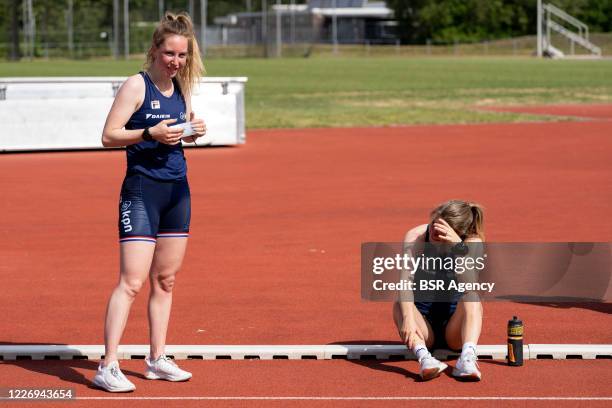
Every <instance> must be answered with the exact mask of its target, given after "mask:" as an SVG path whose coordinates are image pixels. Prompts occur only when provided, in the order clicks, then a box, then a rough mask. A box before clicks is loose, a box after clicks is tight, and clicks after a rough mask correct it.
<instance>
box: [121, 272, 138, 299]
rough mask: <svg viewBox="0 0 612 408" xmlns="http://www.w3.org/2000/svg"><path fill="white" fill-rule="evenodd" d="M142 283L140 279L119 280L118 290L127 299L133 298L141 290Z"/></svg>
mask: <svg viewBox="0 0 612 408" xmlns="http://www.w3.org/2000/svg"><path fill="white" fill-rule="evenodd" d="M143 285H144V281H143V280H142V279H133V278H125V277H124V278H121V281H120V282H119V288H120V289H121V290H122V291H123V292H124V293H126V294H127V295H128V296H129V297H131V298H134V297H136V295H137V294H138V293H139V292H140V290H141V289H142V286H143Z"/></svg>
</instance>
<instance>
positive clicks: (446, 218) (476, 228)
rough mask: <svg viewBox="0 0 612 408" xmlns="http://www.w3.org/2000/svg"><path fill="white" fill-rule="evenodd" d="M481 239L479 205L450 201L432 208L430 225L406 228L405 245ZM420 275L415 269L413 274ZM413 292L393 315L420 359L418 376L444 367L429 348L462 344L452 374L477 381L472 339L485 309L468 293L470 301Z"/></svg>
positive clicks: (451, 243)
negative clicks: (438, 297)
mask: <svg viewBox="0 0 612 408" xmlns="http://www.w3.org/2000/svg"><path fill="white" fill-rule="evenodd" d="M483 240H484V233H483V210H482V207H481V206H480V205H478V204H475V203H469V202H466V201H459V200H451V201H448V202H446V203H443V204H441V205H440V206H438V207H437V208H435V209H434V210H433V211H432V212H431V214H430V223H429V224H423V225H419V226H417V227H415V228H412V229H411V230H410V231H408V232H407V233H406V237H405V239H404V245H405V246H406V247H407V248H410V250H413V251H416V252H418V251H419V250H420V248H421V249H422V248H424V247H426V246H427V247H429V246H430V245H431V246H435V245H439V244H442V245H447V246H451V247H453V248H460V249H462V250H463V249H466V250H467V246H468V245H465V244H464V243H470V242H483ZM427 243H430V244H427ZM415 255H416V254H415ZM418 274H419V272H418V271H417V272H416V275H415V279H416V278H417V275H418ZM459 295H460V294H459ZM412 296H413V295H410V296H409V297H408V298H406V297H402V298H401V299H400V300H398V301H397V302H396V303H394V305H393V319H394V321H395V324H396V326H397V329H398V331H399V335H400V337H401V339H402V341H403V342H404V343H405V344H406V345H407V346H408V348H409V349H411V350H412V351H413V352H414V353H415V355H416V356H417V358H418V360H419V365H420V370H419V373H420V375H421V378H422V379H423V380H430V379H432V378H435V377H437V376H439V375H440V374H441V373H442V372H443V371H444V370H445V369H446V368H447V367H448V366H447V365H446V364H444V363H442V362H440V361H438V360H437V359H436V358H434V357H433V356H432V355H431V353H430V352H429V350H428V349H430V348H450V349H452V350H459V349H461V356H460V357H459V360H458V361H457V364H456V366H455V368H454V369H453V376H455V377H458V378H461V379H465V380H473V381H479V380H480V378H481V373H480V370H479V367H478V364H477V362H476V360H477V358H476V344H477V343H478V338H479V337H480V331H481V328H482V314H483V311H482V303H481V302H480V300H479V299H478V297H477V296H476V297H475V298H473V297H469V300H468V298H467V297H466V296H463V297H462V298H460V299H458V297H457V296H453V297H452V298H448V296H447V298H445V299H444V300H443V301H435V302H434V301H432V300H433V299H431V298H428V299H426V301H419V298H418V296H417V298H414V297H412ZM459 297H460V296H459Z"/></svg>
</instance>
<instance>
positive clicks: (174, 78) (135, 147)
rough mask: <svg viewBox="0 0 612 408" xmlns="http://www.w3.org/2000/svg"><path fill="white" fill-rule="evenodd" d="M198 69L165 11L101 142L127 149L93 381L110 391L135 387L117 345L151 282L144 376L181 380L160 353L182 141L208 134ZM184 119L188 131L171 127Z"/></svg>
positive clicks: (194, 52)
mask: <svg viewBox="0 0 612 408" xmlns="http://www.w3.org/2000/svg"><path fill="white" fill-rule="evenodd" d="M202 72H203V65H202V61H201V58H200V52H199V49H198V44H197V42H196V39H195V34H194V30H193V24H192V22H191V20H190V18H189V16H188V15H186V14H179V15H174V14H171V13H166V15H165V16H164V17H163V19H162V20H161V21H160V23H159V24H158V26H157V28H156V29H155V32H154V34H153V41H152V44H151V48H150V49H149V52H148V54H147V61H146V64H145V70H144V71H142V72H140V73H138V74H136V75H133V76H131V77H129V78H128V79H127V81H125V83H123V85H122V86H121V88H120V89H119V92H118V93H117V96H116V97H115V101H114V103H113V106H112V107H111V110H110V112H109V113H108V117H107V119H106V124H105V125H104V131H103V133H102V144H103V145H104V146H105V147H122V146H126V152H127V172H126V176H125V179H124V181H123V185H122V188H121V197H120V200H119V223H118V226H119V243H120V252H119V256H120V275H119V282H118V284H117V286H116V287H115V289H114V290H113V292H112V294H111V297H110V300H109V302H108V307H107V310H106V321H105V327H104V345H105V348H106V352H105V359H104V361H103V362H102V363H100V366H99V367H98V371H97V373H96V375H95V377H94V379H93V382H94V384H95V385H97V386H98V387H100V388H103V389H105V390H107V391H110V392H125V391H132V390H134V389H135V386H134V384H133V383H132V382H130V381H129V380H128V379H127V378H126V377H125V376H124V375H123V373H122V372H121V370H120V369H119V364H118V362H117V348H118V346H119V341H120V339H121V335H122V334H123V330H124V328H125V325H126V322H127V318H128V314H129V311H130V307H131V305H132V303H133V301H134V298H135V297H136V295H137V294H138V292H139V291H140V289H141V288H142V286H143V284H144V283H145V281H146V280H147V279H149V281H150V284H151V292H150V296H149V305H148V316H149V336H150V343H151V348H150V355H149V356H148V357H147V358H146V359H145V364H146V372H145V377H146V378H148V379H163V380H168V381H186V380H188V379H189V378H191V373H189V372H187V371H185V370H181V369H180V368H179V367H178V366H177V365H176V364H175V363H174V362H173V361H172V360H170V359H169V358H168V357H166V355H165V354H164V349H165V345H166V332H167V329H168V320H169V318H170V309H171V306H172V288H173V286H174V281H175V277H176V274H177V272H178V271H179V269H180V267H181V264H182V262H183V257H184V255H185V249H186V247H187V239H188V237H189V222H190V217H191V198H190V193H189V184H188V183H187V167H186V163H185V156H184V154H183V147H182V145H181V140H183V139H184V140H186V141H188V142H194V141H195V139H196V138H197V137H200V136H203V135H204V134H205V133H206V125H205V124H204V121H203V120H202V119H195V118H194V114H193V112H192V111H191V91H192V89H193V87H194V85H195V84H196V83H198V81H199V78H200V76H201V74H202ZM186 118H189V121H190V122H191V125H192V128H193V131H194V134H193V136H191V137H184V136H183V130H182V129H180V128H179V127H173V125H177V124H180V123H184V122H185V121H186V120H187V119H186Z"/></svg>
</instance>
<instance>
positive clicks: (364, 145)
mask: <svg viewBox="0 0 612 408" xmlns="http://www.w3.org/2000/svg"><path fill="white" fill-rule="evenodd" d="M611 132H612V126H611V123H610V122H609V121H591V122H582V123H537V124H508V125H471V126H468V125H464V126H414V127H394V128H368V129H310V130H277V131H257V132H250V134H249V141H248V144H247V145H245V146H241V147H235V148H215V149H192V150H188V151H187V157H188V164H189V169H190V170H189V172H190V183H191V189H192V195H193V220H192V238H191V239H190V244H189V245H190V246H189V249H188V254H187V258H186V260H185V264H184V268H183V270H182V271H181V272H180V275H179V278H178V282H177V287H176V292H175V293H176V296H175V302H174V308H173V317H172V320H171V325H170V332H169V336H168V344H331V343H352V342H366V343H379V342H386V341H396V340H397V338H396V333H395V329H394V327H393V324H392V322H391V316H390V309H391V306H390V305H389V304H384V303H366V302H362V301H361V300H360V298H359V248H360V244H361V242H366V241H393V240H398V241H399V240H401V239H402V237H403V235H404V233H405V231H406V229H407V228H409V227H411V226H413V225H416V224H419V223H423V222H426V221H427V214H428V211H429V210H430V209H431V208H432V206H433V205H435V204H437V203H439V202H442V201H445V200H447V199H450V198H465V199H469V200H474V201H478V202H480V203H482V204H483V205H484V206H485V207H486V216H487V221H486V232H487V239H488V240H489V241H498V242H499V241H540V242H546V241H610V240H611V235H612V233H611V232H610V231H612V219H611V218H610V217H608V216H607V214H608V213H609V203H610V201H611V199H612V165H611V162H610V159H609V156H610V154H609V153H610V151H611V148H612V139H611V138H610V137H609V135H610V134H611ZM124 166H125V164H124V153H123V152H121V151H103V152H78V153H75V152H72V153H42V154H40V153H39V154H11V155H5V156H3V157H2V158H1V160H0V172H1V173H2V175H3V178H2V180H3V187H4V191H5V195H4V197H3V199H2V200H1V201H0V213H1V214H3V220H2V223H0V231H1V233H2V236H3V240H2V245H1V246H0V256H1V259H2V260H3V261H2V264H0V273H1V274H2V276H4V277H5V281H4V283H5V293H4V296H3V302H2V304H3V310H4V311H5V313H4V316H5V317H4V320H3V323H2V338H0V342H2V343H3V344H32V343H43V344H48V343H53V344H101V343H102V317H103V314H104V309H105V303H106V301H107V297H108V295H109V293H110V290H111V289H112V287H113V285H114V284H115V282H116V280H117V248H118V244H117V240H116V207H117V201H116V200H117V199H118V193H119V187H120V183H121V179H122V175H123V172H124ZM606 290H608V293H609V290H610V289H609V288H607V289H606V288H602V296H603V292H605V291H606ZM145 302H146V294H144V293H143V294H141V295H140V296H139V298H138V299H137V301H136V303H135V305H134V307H133V309H132V312H131V316H130V321H129V323H128V327H127V330H126V332H125V336H124V338H123V341H122V343H123V344H146V343H147V336H146V334H147V323H146V309H145ZM513 314H518V315H519V316H521V317H522V318H523V320H524V321H525V324H526V342H527V343H606V344H610V343H612V333H611V330H610V327H612V326H611V323H612V318H611V316H612V307H611V306H610V304H517V303H511V302H491V303H487V304H486V305H485V323H484V332H483V336H482V338H481V343H482V344H502V343H504V341H505V323H506V320H507V319H508V318H509V317H511V316H512V315H513ZM47 363H48V364H50V365H53V364H59V363H49V362H47ZM47 363H31V364H47ZM131 363H132V362H129V363H128V364H131ZM231 363H232V364H233V363H234V362H231ZM236 363H238V362H236ZM83 364H88V363H87V362H84V363H83ZM189 364H203V363H202V362H195V363H193V362H192V363H189ZM206 364H210V363H206ZM224 364H225V363H224ZM264 364H266V367H267V364H279V365H282V364H285V366H283V367H287V365H286V364H287V362H274V363H264ZM289 364H293V363H289ZM320 364H322V365H321V367H323V366H324V364H330V365H331V364H333V365H334V367H335V366H336V365H339V367H343V368H342V369H344V368H345V367H353V368H352V369H355V367H357V366H356V365H355V364H352V363H347V362H333V363H332V362H327V363H326V362H320ZM394 364H395V363H394ZM399 364H410V363H399ZM546 364H552V365H555V364H557V363H553V362H539V361H538V362H535V363H534V364H533V367H546ZM558 364H561V363H558ZM563 364H578V366H579V367H591V368H589V369H592V370H593V371H592V373H593V376H592V378H593V381H594V383H596V384H599V383H600V382H601V381H603V380H606V381H607V382H608V383H609V379H610V363H609V362H600V361H598V362H593V363H588V364H587V363H586V362H564V363H563ZM580 364H585V365H584V366H583V365H580ZM591 364H594V365H591ZM12 367H16V366H14V365H12ZM258 367H259V366H258ZM261 367H263V366H261ZM325 367H328V366H325ZM330 367H331V366H330ZM563 367H567V366H563ZM601 367H603V368H601ZM347 369H348V368H347ZM352 369H351V370H352ZM497 369H499V370H501V371H500V375H499V376H498V377H496V376H495V375H493V376H492V377H491V380H490V381H491V383H489V384H494V383H497V382H498V381H495V380H494V378H503V376H504V375H505V374H503V375H502V374H501V373H506V372H507V370H505V369H504V368H502V367H495V369H493V368H491V369H490V368H488V367H486V368H485V370H487V371H489V370H497ZM530 370H531V368H529V369H528V371H530ZM3 371H4V370H3ZM205 371H207V370H205ZM4 372H6V371H4ZM17 372H21V373H22V374H23V375H30V377H31V379H33V380H32V381H37V380H38V378H39V377H40V376H39V375H36V374H32V373H31V372H30V371H26V370H17ZM34 372H35V371H34ZM306 372H308V370H307V371H306ZM366 372H368V373H371V372H373V370H367V371H366ZM543 372H546V373H549V375H552V374H553V372H552V371H546V370H544V371H543ZM563 372H564V373H565V374H566V375H571V376H573V374H572V372H573V369H571V370H569V371H567V370H564V371H563ZM5 375H6V374H3V375H2V377H4V376H5ZM203 375H204V376H206V374H205V373H204V372H203ZM219 375H223V374H222V372H220V374H219ZM260 375H261V376H262V378H264V379H265V378H266V376H267V369H266V370H265V371H261V373H260ZM310 375H317V374H316V373H315V372H313V373H312V374H310ZM2 377H0V383H1V384H5V383H6V377H5V378H2ZM230 377H231V376H228V377H227V378H226V380H228V381H230V380H232V379H231V378H230ZM10 378H14V377H10ZM555 378H556V377H555ZM55 380H57V378H55ZM308 381H313V380H312V378H309V379H308ZM559 381H560V380H559ZM68 382H69V381H68ZM569 383H571V381H570V382H569ZM440 384H443V383H442V382H440ZM555 384H556V383H555ZM559 384H561V383H559ZM563 384H565V383H563ZM497 385H498V386H499V387H504V382H503V381H501V382H500V383H499V384H497ZM494 388H495V387H493V388H492V389H494ZM364 389H365V388H364ZM500 389H501V388H500ZM368 390H372V389H371V388H368ZM439 390H440V392H442V391H441V390H446V389H445V388H444V387H442V388H439ZM567 390H568V392H569V391H576V392H578V391H579V390H580V387H573V388H572V387H570V388H567ZM310 391H311V392H313V393H316V392H317V388H316V387H313V388H311V389H310ZM210 394H215V392H214V390H211V393H210ZM440 395H442V394H440ZM480 395H483V394H480Z"/></svg>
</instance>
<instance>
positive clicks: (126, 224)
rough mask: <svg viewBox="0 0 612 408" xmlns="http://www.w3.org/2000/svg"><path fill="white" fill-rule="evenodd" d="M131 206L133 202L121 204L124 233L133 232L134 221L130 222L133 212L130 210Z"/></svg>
mask: <svg viewBox="0 0 612 408" xmlns="http://www.w3.org/2000/svg"><path fill="white" fill-rule="evenodd" d="M131 205H132V202H131V201H123V202H122V203H121V223H122V224H123V232H131V231H132V225H131V224H132V221H131V220H130V214H131V213H132V211H131V210H130V209H129V208H130V206H131Z"/></svg>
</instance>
